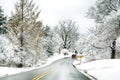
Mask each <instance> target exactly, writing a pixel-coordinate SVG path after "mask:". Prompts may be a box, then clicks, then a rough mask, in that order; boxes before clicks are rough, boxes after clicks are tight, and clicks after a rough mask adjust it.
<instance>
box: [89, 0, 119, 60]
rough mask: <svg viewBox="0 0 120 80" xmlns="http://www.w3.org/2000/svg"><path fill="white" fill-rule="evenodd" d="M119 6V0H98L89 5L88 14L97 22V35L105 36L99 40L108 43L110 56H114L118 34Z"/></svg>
mask: <svg viewBox="0 0 120 80" xmlns="http://www.w3.org/2000/svg"><path fill="white" fill-rule="evenodd" d="M119 7H120V0H98V1H97V2H96V5H95V6H94V7H91V8H90V9H89V12H88V16H89V17H90V18H93V19H95V21H96V23H97V29H98V30H97V31H98V32H97V33H98V34H97V36H105V37H106V38H104V39H102V40H101V39H99V40H100V41H102V42H107V43H110V44H109V47H110V48H111V58H115V54H116V50H115V46H116V40H117V38H118V36H119V35H118V34H119V29H120V19H119V15H118V13H119ZM111 16H112V17H111Z"/></svg>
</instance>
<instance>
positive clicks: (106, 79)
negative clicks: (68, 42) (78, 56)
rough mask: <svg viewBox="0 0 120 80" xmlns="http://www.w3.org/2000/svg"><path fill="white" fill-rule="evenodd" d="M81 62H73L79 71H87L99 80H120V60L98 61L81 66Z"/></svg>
mask: <svg viewBox="0 0 120 80" xmlns="http://www.w3.org/2000/svg"><path fill="white" fill-rule="evenodd" d="M79 62H80V61H75V62H73V65H74V66H75V67H76V68H77V69H78V70H79V71H86V72H87V74H89V75H91V76H93V77H95V78H96V79H97V80H120V59H105V60H97V61H92V62H89V63H84V64H81V65H80V64H79Z"/></svg>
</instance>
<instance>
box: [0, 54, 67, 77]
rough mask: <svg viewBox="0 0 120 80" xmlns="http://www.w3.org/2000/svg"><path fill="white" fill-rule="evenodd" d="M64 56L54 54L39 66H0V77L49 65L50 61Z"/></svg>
mask: <svg viewBox="0 0 120 80" xmlns="http://www.w3.org/2000/svg"><path fill="white" fill-rule="evenodd" d="M64 57H67V56H64V55H62V54H55V55H54V56H52V57H50V58H48V59H47V62H46V64H44V65H42V66H40V67H32V68H12V67H11V68H9V67H0V77H3V76H7V75H12V74H17V73H21V72H26V71H30V70H33V69H36V68H41V67H44V66H46V65H49V64H51V63H52V62H54V61H56V60H58V59H61V58H64Z"/></svg>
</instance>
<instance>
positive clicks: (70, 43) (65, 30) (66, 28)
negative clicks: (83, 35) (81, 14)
mask: <svg viewBox="0 0 120 80" xmlns="http://www.w3.org/2000/svg"><path fill="white" fill-rule="evenodd" d="M57 27H58V30H56V31H57V32H58V35H59V36H60V38H61V40H62V44H61V47H62V48H66V49H74V47H75V46H74V44H75V42H76V41H77V40H78V38H79V33H78V26H77V25H76V23H75V22H73V21H72V20H65V21H61V22H59V25H58V26H57Z"/></svg>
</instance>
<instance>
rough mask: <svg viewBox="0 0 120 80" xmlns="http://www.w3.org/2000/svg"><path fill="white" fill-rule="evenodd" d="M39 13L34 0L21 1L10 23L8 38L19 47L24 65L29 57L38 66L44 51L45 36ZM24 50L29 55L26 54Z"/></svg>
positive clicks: (16, 6)
mask: <svg viewBox="0 0 120 80" xmlns="http://www.w3.org/2000/svg"><path fill="white" fill-rule="evenodd" d="M39 13H40V11H38V7H35V4H34V3H33V1H32V0H31V1H30V0H19V1H18V2H17V3H16V5H15V12H13V14H12V17H11V18H10V20H9V22H8V37H9V39H10V40H11V41H12V42H13V44H15V45H18V47H19V49H20V51H21V52H20V55H21V63H24V60H22V59H24V58H26V59H27V57H29V58H31V62H33V63H35V64H37V62H38V61H39V59H40V56H41V54H40V53H42V51H43V44H42V39H41V38H42V37H43V36H44V29H43V25H42V22H41V21H38V20H37V18H38V17H39ZM23 50H24V51H25V52H28V54H29V55H28V54H24V53H23ZM26 55H27V56H26ZM26 61H27V60H26Z"/></svg>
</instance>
